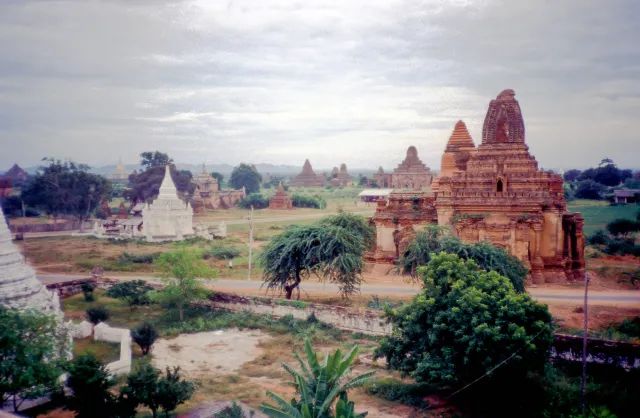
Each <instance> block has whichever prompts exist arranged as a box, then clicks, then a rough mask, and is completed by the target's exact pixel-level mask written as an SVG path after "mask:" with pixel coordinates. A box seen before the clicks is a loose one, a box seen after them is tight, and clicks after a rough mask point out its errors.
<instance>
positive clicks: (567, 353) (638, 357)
mask: <svg viewBox="0 0 640 418" xmlns="http://www.w3.org/2000/svg"><path fill="white" fill-rule="evenodd" d="M90 280H93V279H84V280H75V281H70V282H63V283H55V284H50V285H47V288H49V289H51V290H54V289H56V290H58V292H60V295H61V297H65V296H67V295H71V294H75V293H79V292H80V291H81V290H79V291H76V290H77V289H80V286H81V285H82V283H84V282H85V281H90ZM93 281H94V282H95V283H96V285H97V287H98V288H100V289H107V288H109V287H110V286H112V285H113V284H115V283H118V281H117V280H112V279H98V280H93ZM150 285H151V286H153V287H156V288H160V287H161V285H158V284H152V283H150ZM73 292H75V293H73ZM293 304H295V302H287V301H282V300H274V299H265V298H248V297H244V296H239V295H236V294H233V293H223V292H216V293H215V294H214V296H213V297H212V298H211V299H210V300H209V301H208V302H207V303H206V304H205V305H206V306H207V307H209V308H210V309H221V310H227V311H231V312H252V313H255V314H258V315H271V316H273V317H277V318H281V317H283V316H286V315H292V316H293V317H294V318H297V319H306V318H308V317H309V315H311V314H312V313H313V314H315V316H316V318H318V320H319V321H321V322H324V323H326V324H331V325H333V326H334V327H336V328H339V329H343V330H346V331H351V332H361V333H363V334H367V335H376V336H383V335H388V334H390V333H391V326H390V325H389V324H386V323H384V321H383V320H382V319H381V318H380V313H381V312H380V311H377V310H371V309H367V310H364V311H360V310H357V309H351V308H344V307H340V306H329V305H322V304H304V307H296V306H294V305H293ZM588 348H589V357H588V361H589V362H590V363H603V364H611V365H615V366H620V367H624V368H627V369H628V368H640V344H633V343H627V342H621V341H606V340H599V339H595V338H589V340H588ZM551 358H552V359H564V360H570V361H582V337H578V336H573V335H565V334H556V335H555V340H554V344H553V347H552V352H551Z"/></svg>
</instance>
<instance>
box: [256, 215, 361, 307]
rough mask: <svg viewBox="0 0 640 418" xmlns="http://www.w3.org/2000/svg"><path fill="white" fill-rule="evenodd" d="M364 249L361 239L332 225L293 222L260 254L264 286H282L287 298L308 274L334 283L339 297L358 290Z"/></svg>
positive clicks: (273, 287) (271, 287) (344, 229)
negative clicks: (306, 224) (292, 224)
mask: <svg viewBox="0 0 640 418" xmlns="http://www.w3.org/2000/svg"><path fill="white" fill-rule="evenodd" d="M365 250H366V246H365V242H364V239H363V238H362V237H361V236H357V235H356V234H352V233H351V231H349V230H347V229H346V228H342V227H339V226H335V225H320V224H315V225H309V226H294V227H291V228H289V229H288V230H286V231H284V232H283V233H282V234H280V235H278V236H275V237H274V238H273V239H272V240H271V241H270V242H269V243H268V244H267V245H266V246H265V247H264V250H263V251H262V253H261V254H260V264H261V266H262V268H263V280H264V283H265V284H266V285H267V288H268V289H273V290H276V289H278V290H284V291H285V294H286V298H287V299H291V296H292V294H293V291H294V290H295V289H296V288H298V286H299V285H300V283H301V282H302V280H303V279H308V278H309V277H310V276H311V275H312V274H313V275H315V276H317V277H318V278H319V279H320V280H323V281H328V282H330V283H335V284H337V285H338V286H339V289H340V293H341V294H342V295H343V297H349V296H350V295H352V294H354V293H355V292H357V291H358V288H359V286H360V283H361V281H362V276H361V275H362V269H363V268H364V262H363V260H362V257H363V255H364V252H365Z"/></svg>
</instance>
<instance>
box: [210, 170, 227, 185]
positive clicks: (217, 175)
mask: <svg viewBox="0 0 640 418" xmlns="http://www.w3.org/2000/svg"><path fill="white" fill-rule="evenodd" d="M211 177H213V178H214V179H216V180H218V187H219V188H222V182H223V180H224V175H223V174H221V173H218V172H217V171H213V172H212V173H211Z"/></svg>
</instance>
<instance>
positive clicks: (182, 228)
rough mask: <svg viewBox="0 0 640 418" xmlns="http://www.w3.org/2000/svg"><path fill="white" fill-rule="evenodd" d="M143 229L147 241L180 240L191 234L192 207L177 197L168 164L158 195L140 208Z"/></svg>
mask: <svg viewBox="0 0 640 418" xmlns="http://www.w3.org/2000/svg"><path fill="white" fill-rule="evenodd" d="M142 220H143V230H144V234H145V236H146V238H147V241H182V240H183V239H184V238H186V237H189V236H191V235H193V233H194V230H193V209H192V208H191V205H189V202H186V203H185V202H183V201H182V200H181V199H180V198H178V190H177V189H176V186H175V184H174V183H173V179H172V178H171V172H170V170H169V166H168V165H167V166H166V169H165V173H164V179H163V180H162V184H161V185H160V192H159V194H158V197H157V198H156V199H155V200H154V201H153V203H151V204H147V206H146V207H145V208H144V209H143V210H142Z"/></svg>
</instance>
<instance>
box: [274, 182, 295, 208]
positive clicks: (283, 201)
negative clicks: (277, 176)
mask: <svg viewBox="0 0 640 418" xmlns="http://www.w3.org/2000/svg"><path fill="white" fill-rule="evenodd" d="M269 209H278V210H290V209H293V201H292V200H291V197H289V195H288V194H287V192H285V191H284V187H282V182H280V185H279V186H278V190H277V191H276V194H274V195H273V196H271V198H270V199H269Z"/></svg>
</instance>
